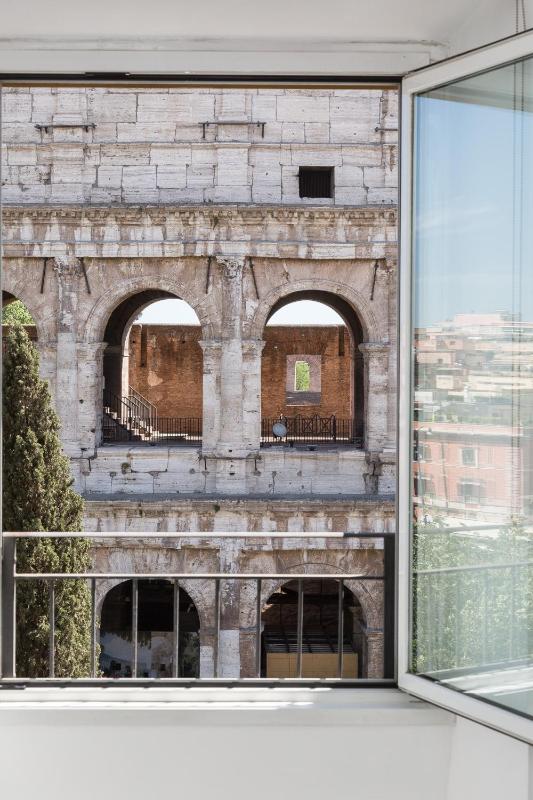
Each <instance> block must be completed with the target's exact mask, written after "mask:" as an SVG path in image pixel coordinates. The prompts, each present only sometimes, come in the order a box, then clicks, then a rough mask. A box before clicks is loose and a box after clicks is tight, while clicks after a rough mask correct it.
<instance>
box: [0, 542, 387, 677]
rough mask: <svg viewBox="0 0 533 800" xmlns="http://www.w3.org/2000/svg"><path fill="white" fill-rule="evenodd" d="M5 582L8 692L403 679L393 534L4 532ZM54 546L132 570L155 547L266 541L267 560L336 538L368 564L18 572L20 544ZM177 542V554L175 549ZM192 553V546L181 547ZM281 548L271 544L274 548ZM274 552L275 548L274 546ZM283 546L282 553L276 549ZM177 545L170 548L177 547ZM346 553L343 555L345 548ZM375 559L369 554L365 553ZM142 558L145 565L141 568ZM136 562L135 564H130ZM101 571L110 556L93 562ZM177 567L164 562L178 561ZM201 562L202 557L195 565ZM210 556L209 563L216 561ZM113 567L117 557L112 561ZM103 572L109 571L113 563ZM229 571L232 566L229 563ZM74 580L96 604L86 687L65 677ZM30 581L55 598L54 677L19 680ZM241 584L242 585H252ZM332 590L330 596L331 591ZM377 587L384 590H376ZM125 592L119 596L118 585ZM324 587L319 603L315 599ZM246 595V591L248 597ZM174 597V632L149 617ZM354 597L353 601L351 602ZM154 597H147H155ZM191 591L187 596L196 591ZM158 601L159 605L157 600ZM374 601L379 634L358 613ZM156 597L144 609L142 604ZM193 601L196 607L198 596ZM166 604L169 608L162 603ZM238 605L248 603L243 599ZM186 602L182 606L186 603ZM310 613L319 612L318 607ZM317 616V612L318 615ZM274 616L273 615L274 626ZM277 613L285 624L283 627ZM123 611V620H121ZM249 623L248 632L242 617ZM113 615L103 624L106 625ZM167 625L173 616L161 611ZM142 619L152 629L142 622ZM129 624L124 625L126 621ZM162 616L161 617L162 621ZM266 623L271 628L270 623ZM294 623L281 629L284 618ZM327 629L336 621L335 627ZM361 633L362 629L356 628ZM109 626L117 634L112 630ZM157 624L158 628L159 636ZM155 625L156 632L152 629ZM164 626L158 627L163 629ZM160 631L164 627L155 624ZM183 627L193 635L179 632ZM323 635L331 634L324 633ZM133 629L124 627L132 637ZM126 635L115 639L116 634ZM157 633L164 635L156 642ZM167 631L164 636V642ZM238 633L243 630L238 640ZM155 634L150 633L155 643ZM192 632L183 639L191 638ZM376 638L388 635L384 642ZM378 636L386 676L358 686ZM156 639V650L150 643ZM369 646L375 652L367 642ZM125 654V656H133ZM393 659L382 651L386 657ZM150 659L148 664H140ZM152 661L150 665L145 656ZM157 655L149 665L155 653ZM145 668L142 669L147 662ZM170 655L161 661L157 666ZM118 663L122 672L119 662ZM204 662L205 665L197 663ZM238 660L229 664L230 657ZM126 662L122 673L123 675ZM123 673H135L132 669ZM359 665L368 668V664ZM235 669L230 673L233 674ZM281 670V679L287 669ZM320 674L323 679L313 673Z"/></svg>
mask: <svg viewBox="0 0 533 800" xmlns="http://www.w3.org/2000/svg"><path fill="white" fill-rule="evenodd" d="M3 536H4V541H3V564H2V566H3V576H2V637H1V644H2V662H1V663H2V685H4V686H13V685H26V684H32V683H39V682H42V681H44V682H45V683H47V684H49V683H50V682H53V683H54V682H55V683H60V684H64V683H67V684H68V683H74V684H76V685H80V684H84V683H89V684H92V683H95V684H97V685H101V684H105V683H109V682H110V681H111V682H112V683H113V685H115V683H119V684H126V685H131V683H132V681H133V682H136V683H140V684H142V685H151V684H152V683H154V682H156V683H157V684H158V685H160V683H163V684H166V685H168V684H169V683H170V684H173V683H176V682H178V683H179V684H180V685H181V684H183V683H184V682H185V683H192V684H197V683H199V684H201V685H204V684H205V683H209V681H211V680H214V681H215V682H217V684H218V683H223V684H224V683H230V684H234V683H239V682H244V683H246V684H247V685H248V684H250V683H254V682H257V683H258V685H264V684H265V683H266V684H272V685H277V684H279V683H281V684H283V685H284V686H286V685H288V684H290V683H291V681H294V682H296V684H297V685H302V682H303V683H304V684H310V685H315V684H316V683H317V682H318V683H320V684H323V683H324V682H326V683H333V684H339V685H359V684H362V685H384V684H390V683H393V678H394V548H395V534H394V533H383V532H380V533H342V532H339V533H335V532H328V533H305V532H304V533H288V532H283V533H262V532H261V533H248V532H246V533H245V532H243V533H227V534H219V533H213V534H212V533H210V532H201V533H196V532H187V533H155V534H154V533H137V534H134V535H131V534H124V533H114V532H106V533H84V532H76V533H42V532H29V533H28V532H22V533H5V534H3ZM31 538H50V539H54V540H58V539H65V540H68V539H79V538H82V539H87V540H89V541H90V542H91V543H92V546H93V551H92V552H93V555H94V554H98V551H99V548H100V547H103V548H106V552H112V553H113V554H115V555H116V553H117V551H120V550H121V549H124V550H128V552H129V558H130V561H128V562H127V563H133V564H135V563H139V564H141V565H144V564H145V563H146V562H145V560H144V557H143V553H145V552H146V547H147V546H148V547H149V548H150V549H152V550H153V549H154V546H155V549H158V548H161V549H164V552H165V553H167V554H168V553H169V552H181V553H183V551H184V550H186V551H187V552H189V553H190V552H191V550H194V543H195V542H197V543H199V545H200V546H201V548H202V549H205V546H206V545H208V546H209V549H210V550H211V551H212V550H213V545H214V544H215V546H216V545H218V546H219V547H220V548H221V550H222V549H224V550H225V549H227V548H226V545H225V544H224V542H225V540H227V539H234V540H239V539H244V540H245V542H244V544H245V546H246V553H247V556H249V554H250V551H251V549H253V545H254V543H255V544H258V545H259V547H258V552H263V550H264V547H265V545H266V544H268V542H269V540H279V539H282V540H285V544H286V545H287V547H289V546H291V545H292V547H293V548H294V547H295V546H296V547H297V548H298V549H299V550H300V549H301V548H308V549H312V548H313V547H314V548H319V549H322V548H323V547H328V550H331V548H332V547H334V543H333V542H331V541H330V540H341V541H340V542H339V545H340V548H341V549H342V548H343V544H342V542H344V545H345V547H346V552H348V551H351V552H352V553H353V554H354V559H355V560H354V559H352V560H353V563H356V564H357V563H358V559H357V554H358V553H359V552H360V553H361V554H362V555H363V558H361V559H360V560H359V561H360V563H361V569H360V570H357V571H349V572H346V573H345V574H339V572H338V571H337V572H333V573H332V572H328V571H327V570H326V571H324V570H323V569H322V570H320V571H316V572H313V569H314V570H318V569H319V567H317V565H314V566H311V567H309V568H308V570H306V569H305V568H304V569H299V570H298V571H297V572H290V571H287V572H272V573H269V572H260V571H259V572H258V571H242V572H241V571H238V570H236V571H231V570H233V569H235V567H236V566H238V561H237V563H236V564H230V565H229V566H228V568H227V569H221V570H220V571H207V572H203V571H199V570H197V569H192V570H189V571H187V570H174V569H162V570H161V571H151V570H150V571H147V570H146V569H144V570H135V569H126V570H117V571H113V570H101V571H90V572H53V571H50V572H46V571H41V572H19V571H17V567H16V563H17V554H16V549H17V542H18V541H19V540H22V539H26V540H28V539H31ZM172 543H175V546H174V547H173V548H172V547H171V545H172ZM183 544H186V545H187V547H186V548H183V547H182V545H183ZM272 544H273V543H272ZM273 546H274V545H273ZM275 547H276V548H277V547H279V545H278V544H276V545H275ZM169 548H170V550H169ZM369 550H371V551H377V552H376V559H374V560H373V562H372V564H373V565H369V561H368V557H367V553H368V551H369ZM343 552H344V550H343ZM365 554H366V555H365ZM136 555H138V556H139V558H138V559H137V562H136ZM131 559H132V560H131ZM94 561H96V562H97V563H102V558H96V559H94ZM170 561H171V559H169V560H168V561H167V562H162V561H161V560H159V563H170ZM192 561H193V563H195V562H196V563H197V560H196V559H193V560H192ZM212 561H213V560H212V559H211V563H212ZM109 562H110V563H114V558H113V557H111V558H110V559H109ZM104 563H105V562H104ZM220 563H222V564H224V560H223V559H222V558H221V560H220ZM65 581H77V582H83V585H84V586H86V591H87V597H89V598H90V633H89V635H88V637H87V639H86V641H87V642H89V641H90V653H89V652H88V653H87V654H86V657H87V660H88V661H87V663H88V664H90V667H89V668H88V670H87V675H86V676H84V677H81V678H79V677H78V678H69V676H68V675H67V676H65V674H64V670H63V673H62V675H61V677H57V672H56V655H57V639H56V632H57V626H58V619H60V617H58V613H59V612H58V601H57V597H58V596H59V595H60V592H59V589H60V588H61V585H62V584H63V582H65ZM28 582H31V583H32V584H33V585H34V586H36V585H39V586H40V587H41V589H42V590H45V591H44V592H43V594H42V596H43V598H46V596H47V598H48V601H47V604H46V601H45V600H43V602H44V606H43V608H45V611H44V612H43V613H44V616H45V617H46V625H45V628H47V632H48V633H47V635H48V648H47V652H48V655H47V661H48V664H47V669H46V670H45V672H46V674H43V675H29V676H28V675H20V674H18V672H17V664H16V661H17V655H16V654H17V637H18V636H20V635H21V631H18V630H17V589H18V587H20V586H21V585H22V584H27V583H28ZM243 584H244V586H243ZM237 586H239V593H237V594H238V596H239V598H241V597H243V596H244V597H245V598H246V604H247V605H246V607H247V609H248V611H247V612H246V613H247V616H246V614H245V612H244V610H243V609H242V608H240V606H239V614H238V615H237V618H238V619H239V620H240V621H239V622H238V623H237V627H236V628H235V613H234V611H235V597H236V588H237ZM324 586H326V590H325V593H324V594H323V587H324ZM377 586H379V587H380V588H379V589H378V588H376V587H377ZM119 587H122V588H119ZM319 587H320V594H317V592H318V590H319ZM111 589H113V591H115V590H118V595H117V596H119V595H120V597H122V600H123V604H122V606H120V607H118V606H117V601H116V598H115V599H114V600H113V604H112V610H114V613H115V612H117V609H118V612H117V613H118V617H120V618H121V619H122V622H121V623H117V624H118V628H115V627H113V625H111V623H110V622H109V619H110V616H109V613H107V612H106V613H107V616H106V614H104V603H105V598H108V597H110V596H111V595H110V592H111ZM241 589H242V591H241ZM156 590H157V592H159V595H158V596H159V598H161V596H162V595H161V592H162V591H164V592H165V596H167V597H168V598H170V600H169V606H168V609H167V612H168V613H166V612H165V613H166V617H165V618H166V619H167V621H170V620H171V621H172V623H171V624H167V625H166V627H165V625H164V624H163V622H161V621H159V620H158V621H156V622H154V620H153V617H151V620H152V621H151V622H146V618H147V615H148V616H149V615H150V614H153V613H154V608H156V606H157V603H156V602H154V600H153V597H151V595H150V592H152V591H156ZM354 592H355V594H354ZM147 593H148V594H147ZM188 593H190V595H189V594H188ZM149 595H150V596H149ZM362 595H364V596H368V597H372V598H373V601H374V602H375V601H376V597H379V598H380V600H379V603H380V609H381V610H380V613H381V619H382V622H381V623H380V625H381V627H380V628H376V620H375V619H374V620H373V621H369V623H368V625H367V626H366V627H365V624H364V623H363V622H361V619H360V618H359V617H358V616H357V615H355V616H354V615H353V611H354V607H356V606H358V601H357V596H362ZM147 597H148V598H149V599H148V600H147V601H146V603H145V606H146V607H143V602H145V601H144V600H143V598H145V599H146V598H147ZM198 597H203V598H207V600H208V602H207V606H206V605H205V604H204V607H202V608H201V609H199V610H200V611H201V613H199V614H197V615H196V616H195V613H196V612H195V610H194V608H195V605H194V604H195V603H196V598H198ZM193 598H194V599H193ZM158 602H160V601H158ZM239 602H240V600H239ZM180 603H181V604H182V605H181V606H180ZM310 608H311V610H312V614H311V615H310V612H309V609H310ZM317 608H319V611H317V610H316V609H317ZM265 609H267V610H268V613H269V614H270V616H269V617H268V618H267V619H266V618H265V614H266V613H267V612H266V611H265ZM278 613H279V624H278ZM125 614H126V617H124V615H125ZM242 614H244V615H245V616H246V620H245V622H244V623H243V622H242V620H241V616H242ZM104 616H105V617H106V619H104ZM163 616H165V614H163ZM143 618H144V621H143ZM193 618H194V620H196V623H195V624H196V629H194V630H193V628H194V626H192V627H191V625H190V624H189V623H190V621H191V620H192V619H193ZM124 619H126V622H124ZM161 619H162V618H161ZM228 619H232V620H233V630H232V634H233V636H234V639H233V641H235V636H236V637H237V640H240V641H241V642H246V643H247V647H248V649H247V651H246V656H245V657H244V656H243V658H244V661H246V664H247V666H243V660H241V662H240V667H239V671H238V674H237V675H233V676H232V677H231V678H228V677H227V675H228V670H227V668H226V667H227V662H225V661H224V653H223V651H224V652H227V639H226V638H225V637H226V635H227V633H228V627H229V628H231V627H232V626H231V625H229V626H228V624H227V620H228ZM265 619H266V621H265ZM282 619H283V620H285V621H284V622H283V621H282ZM326 623H327V624H326ZM356 624H357V625H359V624H360V628H359V629H358V632H354V631H355V625H356ZM110 625H111V627H110ZM150 625H151V626H152V627H150ZM147 626H148V627H147ZM154 626H155V627H154ZM158 626H159V627H158ZM180 626H185V628H186V630H184V631H182V630H181V627H180ZM321 626H322V627H321ZM126 629H127V630H126ZM117 631H118V632H117ZM154 631H155V633H154ZM161 631H166V633H161ZM236 631H238V632H237V633H236ZM106 632H107V634H109V636H108V639H109V640H110V641H111V645H110V647H111V648H112V647H116V646H117V641H118V640H119V639H120V642H119V644H120V648H121V649H120V648H119V650H117V652H119V651H120V655H119V656H117V657H116V658H115V662H114V661H113V658H114V656H113V654H112V653H111V655H109V653H107V652H106V651H105V648H106V647H107V644H106V641H107V640H106ZM152 634H153V635H152ZM182 634H183V635H182ZM376 636H378V638H379V637H381V638H380V640H379V642H378V643H377V644H376ZM365 637H368V639H369V641H370V639H372V637H373V639H372V641H373V642H374V644H375V645H376V646H375V652H376V654H377V658H378V660H379V659H382V669H381V674H380V675H376V674H374V675H373V676H371V677H370V678H365V677H360V675H361V667H360V666H359V668H358V666H357V665H358V658H359V656H358V653H359V654H361V652H362V649H364V647H363V645H362V639H364V638H365ZM148 640H149V642H148ZM200 643H201V644H202V645H203V646H202V648H201V649H202V651H203V653H202V655H201V656H200V655H198V658H199V659H200V661H201V658H203V659H204V667H203V668H202V669H200V668H199V667H198V670H197V673H195V674H193V673H194V668H193V667H191V666H190V663H188V662H187V659H189V662H190V661H191V659H192V658H193V657H192V656H191V653H192V650H193V649H194V647H196V648H197V651H198V654H200ZM364 646H368V645H364ZM156 647H159V648H160V650H161V652H163V651H164V652H165V656H164V658H165V662H166V666H165V665H163V667H164V671H163V670H162V668H161V665H160V666H159V667H158V669H160V670H161V671H160V672H158V674H157V675H151V674H150V672H149V671H148V668H147V667H146V664H145V661H146V658H147V657H148V656H146V653H147V652H148V650H150V648H152V649H151V650H150V652H154V648H156ZM126 650H127V651H128V652H127V653H126V655H124V653H125V651H126ZM207 651H209V653H211V656H210V658H211V662H210V665H208V668H207V669H205V658H206V657H205V653H206V652H207ZM383 651H384V652H383ZM143 653H144V655H143ZM145 656H146V658H145ZM150 658H151V656H150ZM143 659H144V661H143ZM161 659H162V657H160V660H161ZM118 660H120V661H121V663H118ZM200 661H198V664H199V663H200ZM230 661H231V659H230ZM117 663H118V666H117ZM124 664H126V667H124ZM360 664H361V662H360V661H359V665H360ZM225 665H226V666H225ZM280 670H281V672H280ZM313 670H314V671H315V672H316V673H317V674H316V675H315V672H313Z"/></svg>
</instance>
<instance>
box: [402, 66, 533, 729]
mask: <svg viewBox="0 0 533 800" xmlns="http://www.w3.org/2000/svg"><path fill="white" fill-rule="evenodd" d="M532 112H533V60H532V59H529V60H526V61H523V62H520V63H517V64H511V65H508V66H505V67H502V68H499V69H496V70H492V71H490V72H487V73H485V74H482V75H478V76H475V77H472V78H469V79H467V80H463V81H460V82H456V83H453V84H449V85H447V86H444V87H441V88H439V89H436V90H432V91H431V92H427V93H425V94H423V95H419V96H418V97H417V98H416V105H415V113H416V117H415V194H414V298H413V302H414V307H413V312H414V385H413V492H414V497H413V537H412V557H413V602H412V632H413V638H412V652H411V669H412V671H413V672H415V673H417V674H421V675H426V676H428V677H431V678H432V679H435V680H438V681H441V682H443V683H445V684H447V685H450V686H453V687H454V688H456V689H459V690H463V691H466V692H469V693H471V694H474V695H477V696H480V697H483V698H485V699H487V700H490V701H492V702H495V703H498V704H500V705H503V706H506V707H509V708H512V709H514V710H516V711H519V712H521V713H525V714H529V715H533V114H532Z"/></svg>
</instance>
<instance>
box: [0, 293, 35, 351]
mask: <svg viewBox="0 0 533 800" xmlns="http://www.w3.org/2000/svg"><path fill="white" fill-rule="evenodd" d="M15 323H20V324H21V325H23V326H24V328H25V330H26V333H27V334H28V336H29V338H30V339H31V341H32V342H36V341H37V328H36V326H35V320H34V319H33V317H32V315H31V314H30V312H29V311H28V309H27V307H26V306H25V305H24V303H23V302H22V300H19V299H18V298H17V297H15V295H14V294H11V292H6V291H5V290H3V291H2V327H4V326H5V325H13V324H15Z"/></svg>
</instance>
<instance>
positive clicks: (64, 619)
mask: <svg viewBox="0 0 533 800" xmlns="http://www.w3.org/2000/svg"><path fill="white" fill-rule="evenodd" d="M4 343H5V344H4V346H5V351H4V369H3V408H2V413H3V465H2V468H3V521H4V530H6V531H43V532H46V531H76V530H77V531H79V530H81V527H82V512H83V500H82V498H81V497H80V495H78V494H77V493H76V492H75V491H74V489H73V488H72V483H73V481H72V478H71V475H70V469H69V460H68V458H67V457H66V456H65V455H64V454H63V452H62V450H61V442H60V438H59V431H60V422H59V418H58V416H57V414H56V412H55V411H54V409H53V408H52V404H51V398H50V393H49V390H48V385H47V383H46V381H44V380H42V379H41V378H40V377H39V355H38V353H37V350H36V349H35V347H34V346H33V345H32V343H31V341H30V339H29V338H28V335H27V333H26V331H25V330H24V328H23V327H22V326H21V325H20V324H14V325H10V326H9V328H8V332H7V335H6V336H5V339H4ZM89 548H90V543H89V541H88V540H87V539H50V538H42V539H41V538H34V539H32V538H31V537H30V538H27V539H19V540H18V544H17V571H18V572H32V571H35V572H84V571H86V570H87V569H88V568H89V567H90V564H91V558H90V550H89ZM90 603H91V600H90V591H89V586H88V584H87V582H86V581H81V580H77V581H76V580H72V581H68V580H62V581H56V584H55V604H56V615H55V674H56V676H57V677H84V676H87V675H89V674H90V667H91V665H90V660H91V658H90V649H91V636H90V630H91V625H90V622H91V605H90ZM48 635H49V622H48V586H47V585H46V583H45V582H44V581H37V580H36V581H33V580H32V581H19V582H18V586H17V654H16V656H17V675H20V676H22V677H41V676H46V675H47V674H48Z"/></svg>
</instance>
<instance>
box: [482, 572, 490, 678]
mask: <svg viewBox="0 0 533 800" xmlns="http://www.w3.org/2000/svg"><path fill="white" fill-rule="evenodd" d="M488 593H489V576H488V571H487V570H486V569H485V571H484V572H483V619H482V623H481V625H482V639H481V658H482V661H483V664H486V663H487V615H488V613H489V598H488Z"/></svg>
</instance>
